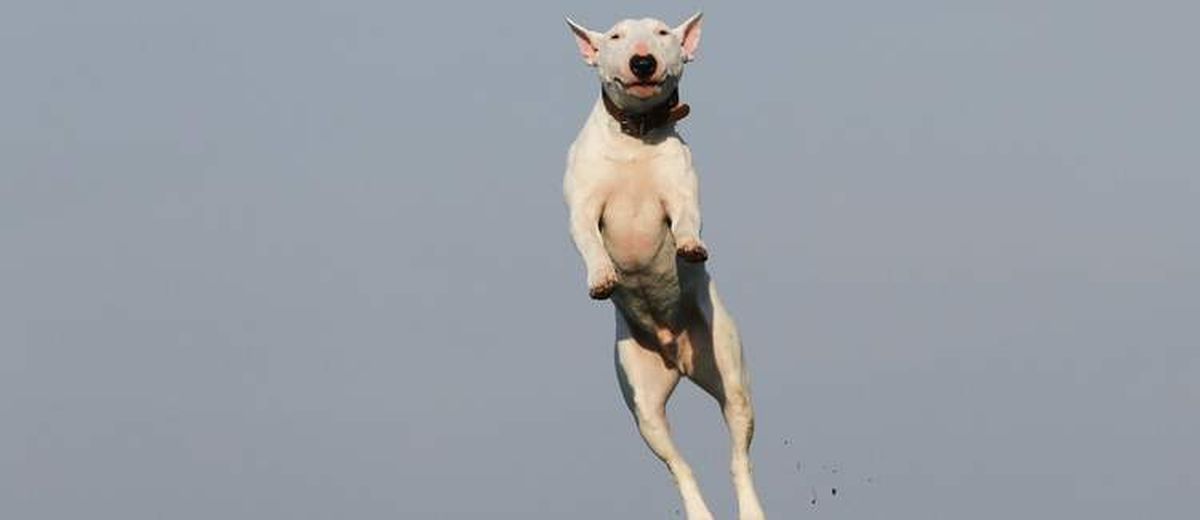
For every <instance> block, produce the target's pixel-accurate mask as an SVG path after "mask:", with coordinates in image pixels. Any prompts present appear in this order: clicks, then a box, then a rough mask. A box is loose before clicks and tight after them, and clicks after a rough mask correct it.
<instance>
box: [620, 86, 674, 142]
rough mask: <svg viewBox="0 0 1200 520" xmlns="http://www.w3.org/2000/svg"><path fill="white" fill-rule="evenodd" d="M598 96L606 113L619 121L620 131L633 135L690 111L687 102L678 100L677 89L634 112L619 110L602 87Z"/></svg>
mask: <svg viewBox="0 0 1200 520" xmlns="http://www.w3.org/2000/svg"><path fill="white" fill-rule="evenodd" d="M600 97H601V98H602V99H603V100H604V109H605V110H607V111H608V114H609V115H611V116H613V119H616V120H617V122H618V123H621V131H622V132H624V133H626V134H628V135H631V136H633V137H642V136H644V135H646V134H647V133H650V132H651V131H652V130H654V129H656V128H660V127H663V126H666V125H669V124H671V123H674V122H676V121H679V120H680V119H683V118H685V117H687V115H688V114H689V113H690V112H691V111H692V108H691V107H689V106H688V105H687V103H680V102H679V89H675V90H673V91H671V95H670V96H669V97H667V100H666V101H664V102H662V103H659V104H657V105H655V106H653V107H651V108H650V110H647V111H645V112H639V113H636V114H634V113H629V112H625V111H624V110H621V107H618V106H617V104H616V103H613V100H612V99H610V98H609V97H608V92H605V91H604V89H603V88H601V89H600Z"/></svg>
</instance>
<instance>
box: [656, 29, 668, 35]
mask: <svg viewBox="0 0 1200 520" xmlns="http://www.w3.org/2000/svg"><path fill="white" fill-rule="evenodd" d="M668 34H671V33H670V32H669V31H667V30H666V29H659V30H658V35H659V36H666V35H668Z"/></svg>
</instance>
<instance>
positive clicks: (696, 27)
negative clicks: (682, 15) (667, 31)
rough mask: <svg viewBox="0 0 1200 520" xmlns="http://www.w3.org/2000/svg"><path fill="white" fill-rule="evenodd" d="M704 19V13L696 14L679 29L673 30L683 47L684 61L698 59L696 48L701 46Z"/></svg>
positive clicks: (680, 25)
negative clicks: (701, 21) (701, 27)
mask: <svg viewBox="0 0 1200 520" xmlns="http://www.w3.org/2000/svg"><path fill="white" fill-rule="evenodd" d="M702 17H704V13H696V14H694V15H692V17H691V18H688V19H687V20H685V21H684V22H683V23H681V24H679V27H676V28H675V29H673V31H674V32H675V35H676V36H678V37H679V41H680V43H681V44H682V45H683V61H692V60H694V59H696V47H699V46H700V19H701V18H702Z"/></svg>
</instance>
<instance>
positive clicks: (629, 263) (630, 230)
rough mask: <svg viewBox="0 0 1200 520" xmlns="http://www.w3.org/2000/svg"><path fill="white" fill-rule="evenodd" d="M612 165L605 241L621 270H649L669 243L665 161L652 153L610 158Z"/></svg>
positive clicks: (605, 207)
mask: <svg viewBox="0 0 1200 520" xmlns="http://www.w3.org/2000/svg"><path fill="white" fill-rule="evenodd" d="M609 167H610V168H611V170H610V171H609V179H610V183H609V186H608V190H607V192H608V193H607V196H606V197H605V202H604V213H603V215H602V218H601V226H602V230H603V235H604V239H605V245H606V246H607V248H608V250H609V254H610V255H611V257H612V259H613V261H614V262H615V263H616V264H617V267H618V268H620V269H621V270H623V271H637V270H645V269H647V268H650V267H652V266H653V264H654V263H655V262H656V261H658V260H660V258H659V257H660V256H662V255H661V254H660V253H661V250H662V249H663V248H664V247H665V246H667V245H669V244H666V242H667V239H668V237H669V236H670V233H669V225H670V224H669V222H668V220H667V213H666V210H665V209H664V207H663V199H662V192H661V188H662V186H661V179H662V175H661V171H660V168H662V164H661V161H658V160H656V158H655V157H651V156H646V157H634V158H632V159H629V160H618V161H610V163H609ZM672 253H673V248H672ZM673 258H674V257H673V255H671V256H668V257H667V259H668V260H673Z"/></svg>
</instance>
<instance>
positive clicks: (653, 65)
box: [629, 54, 658, 80]
mask: <svg viewBox="0 0 1200 520" xmlns="http://www.w3.org/2000/svg"><path fill="white" fill-rule="evenodd" d="M657 68H658V60H656V59H654V56H653V55H650V54H645V55H638V56H634V57H632V58H629V70H631V71H633V75H634V76H637V78H638V79H640V80H647V79H650V77H651V76H653V75H654V70H655V69H657Z"/></svg>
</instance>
